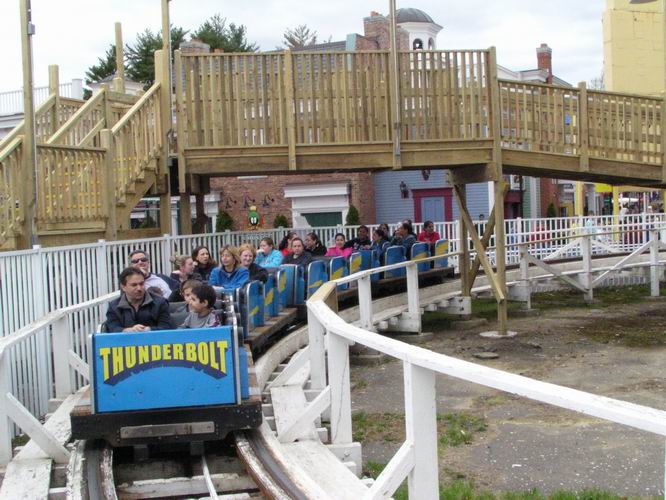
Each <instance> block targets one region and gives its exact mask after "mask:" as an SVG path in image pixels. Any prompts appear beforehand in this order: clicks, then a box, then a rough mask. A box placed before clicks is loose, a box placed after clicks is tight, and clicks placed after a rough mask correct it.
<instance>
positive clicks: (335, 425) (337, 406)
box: [327, 332, 352, 444]
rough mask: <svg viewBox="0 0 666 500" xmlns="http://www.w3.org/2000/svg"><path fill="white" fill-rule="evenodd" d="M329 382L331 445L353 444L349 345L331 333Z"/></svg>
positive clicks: (329, 337)
mask: <svg viewBox="0 0 666 500" xmlns="http://www.w3.org/2000/svg"><path fill="white" fill-rule="evenodd" d="M327 338H328V380H329V383H330V385H331V443H332V444H349V443H351V442H352V419H351V386H350V383H349V343H348V342H347V340H345V339H344V338H342V337H338V336H337V335H335V334H333V333H331V332H329V333H328V335H327Z"/></svg>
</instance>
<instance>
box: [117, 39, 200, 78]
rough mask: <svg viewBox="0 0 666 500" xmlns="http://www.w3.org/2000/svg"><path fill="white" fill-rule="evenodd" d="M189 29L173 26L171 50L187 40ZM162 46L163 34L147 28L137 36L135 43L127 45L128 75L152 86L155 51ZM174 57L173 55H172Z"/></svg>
mask: <svg viewBox="0 0 666 500" xmlns="http://www.w3.org/2000/svg"><path fill="white" fill-rule="evenodd" d="M187 33H188V32H187V31H185V30H184V29H183V28H179V27H177V26H176V27H172V28H171V50H172V51H174V50H177V49H178V48H179V47H180V44H181V43H183V42H184V41H185V35H187ZM161 48H162V35H161V34H160V33H153V32H152V31H151V30H150V29H146V30H145V31H144V32H143V33H139V34H138V35H137V37H136V42H135V43H134V45H128V46H127V60H128V62H129V63H128V68H127V77H128V78H129V79H130V80H134V81H135V82H142V83H145V84H146V87H150V86H151V85H152V84H153V83H154V82H155V51H156V50H160V49H161ZM172 57H173V56H172Z"/></svg>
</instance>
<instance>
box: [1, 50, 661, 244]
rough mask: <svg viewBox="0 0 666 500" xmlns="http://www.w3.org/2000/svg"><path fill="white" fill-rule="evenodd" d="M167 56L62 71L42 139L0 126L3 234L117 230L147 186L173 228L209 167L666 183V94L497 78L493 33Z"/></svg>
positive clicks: (40, 114)
mask: <svg viewBox="0 0 666 500" xmlns="http://www.w3.org/2000/svg"><path fill="white" fill-rule="evenodd" d="M164 59H165V58H164V57H162V54H161V52H160V51H158V52H156V68H157V71H156V82H155V84H154V85H153V86H152V87H151V88H150V89H149V90H148V91H147V92H146V93H145V94H144V95H143V96H142V97H141V98H136V97H129V96H126V95H124V94H121V93H118V92H112V91H110V90H109V89H104V90H103V91H102V92H100V93H99V94H97V95H96V96H94V97H93V98H92V99H90V100H88V101H86V102H83V101H76V100H72V99H67V98H64V97H62V96H60V95H59V94H58V88H59V86H58V77H57V70H52V71H51V72H50V75H51V82H50V85H49V87H50V89H51V95H50V96H49V98H48V99H47V100H46V102H45V103H44V104H42V105H41V106H40V108H39V109H38V110H37V111H36V115H35V127H36V131H35V136H34V141H33V140H26V139H27V135H26V134H27V133H26V131H25V130H24V128H25V127H24V126H23V124H21V125H19V126H18V127H17V128H16V129H15V130H14V131H13V132H12V133H10V135H9V136H7V137H6V138H4V139H3V140H2V141H0V249H8V248H26V247H29V246H30V244H31V234H32V233H33V232H36V233H37V234H38V235H39V237H40V241H41V242H42V244H62V243H64V242H67V243H75V242H90V241H96V240H97V239H99V238H102V237H105V238H107V239H117V238H119V237H122V236H123V235H124V234H125V232H126V231H128V230H129V218H130V213H131V210H132V209H133V207H134V206H135V205H136V203H137V202H139V201H140V200H141V198H142V197H145V196H146V195H147V194H148V193H150V194H151V196H160V197H161V201H162V203H161V205H162V204H163V205H164V214H165V215H164V216H163V217H161V218H160V220H161V228H160V231H161V232H162V233H168V232H170V227H169V224H170V217H169V216H168V215H169V213H170V208H169V202H170V195H175V194H178V193H175V192H173V189H174V188H172V190H171V192H170V186H176V185H177V186H178V189H177V190H178V191H179V193H180V194H184V195H187V194H202V193H203V192H205V190H206V188H205V186H206V182H205V181H206V180H207V178H208V177H211V176H226V175H229V176H230V175H257V174H261V175H267V174H278V173H296V172H298V173H316V172H330V171H340V170H349V171H362V170H380V169H390V168H394V169H423V168H429V169H432V168H446V169H451V171H452V172H453V175H452V182H453V183H454V184H456V185H464V184H466V183H469V182H479V181H489V180H501V177H502V175H503V174H524V175H530V176H535V177H559V178H566V179H580V180H587V181H597V182H605V183H611V184H628V185H642V186H647V187H653V188H655V189H660V188H662V187H664V186H666V155H664V153H663V152H664V151H665V150H666V134H664V133H663V130H664V127H665V120H666V113H664V112H663V109H664V102H663V100H662V99H658V98H653V97H648V96H637V95H629V94H618V93H611V92H600V91H592V90H588V89H586V87H585V85H584V84H580V85H579V86H577V87H559V86H554V85H541V84H532V83H522V82H512V81H505V80H499V79H498V78H497V62H496V56H495V50H494V49H493V48H491V49H489V50H459V51H409V52H402V53H400V54H398V57H397V61H398V62H397V64H393V63H392V62H391V61H392V58H391V57H390V53H389V52H388V51H371V52H298V53H291V52H289V51H287V52H272V53H263V54H262V53H244V54H203V55H202V54H188V55H185V54H180V52H179V51H176V55H175V64H174V73H175V74H174V76H173V78H171V77H170V76H169V65H168V64H166V62H164ZM56 69H57V68H56ZM168 82H174V85H173V87H174V88H173V89H172V90H173V91H174V92H175V97H173V96H172V95H171V93H170V92H169V91H168V87H169V85H168ZM172 97H173V98H172ZM170 102H172V103H175V108H176V110H175V111H176V112H175V114H174V113H171V112H170V111H171V110H170V109H169V103H170ZM174 116H175V120H174V119H173V117H174ZM174 139H175V140H174ZM31 144H36V148H35V151H34V156H35V157H34V160H33V158H32V156H33V153H31V151H32V148H31V147H29V145H31ZM169 156H171V157H174V158H177V160H178V161H177V164H178V170H177V171H178V174H177V175H178V179H177V180H178V183H173V184H171V183H170V175H173V172H172V171H171V170H170V169H169V168H168V166H167V160H168V159H169ZM174 180H175V179H174ZM200 180H203V181H204V182H199V181H200ZM499 194H500V195H501V192H500V193H499ZM183 200H184V201H183V202H184V203H185V204H187V205H188V206H189V197H187V196H185V197H183ZM184 207H185V205H184ZM187 212H188V211H187V207H185V208H184V210H183V213H187ZM500 215H501V214H500ZM500 218H503V215H502V216H501V217H500ZM33 220H34V224H33V223H32V221H33ZM189 223H190V221H189V218H187V220H184V224H185V225H184V226H183V227H184V228H186V229H187V225H188V224H189ZM157 232H158V233H159V231H157Z"/></svg>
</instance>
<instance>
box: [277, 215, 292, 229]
mask: <svg viewBox="0 0 666 500" xmlns="http://www.w3.org/2000/svg"><path fill="white" fill-rule="evenodd" d="M273 227H274V228H276V229H277V228H278V227H289V220H288V219H287V217H285V216H284V215H282V214H278V215H276V216H275V219H273Z"/></svg>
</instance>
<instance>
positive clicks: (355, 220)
mask: <svg viewBox="0 0 666 500" xmlns="http://www.w3.org/2000/svg"><path fill="white" fill-rule="evenodd" d="M360 224H361V216H360V215H359V213H358V209H357V208H356V207H355V206H354V205H349V211H348V212H347V219H346V220H345V225H347V226H358V225H360Z"/></svg>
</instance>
